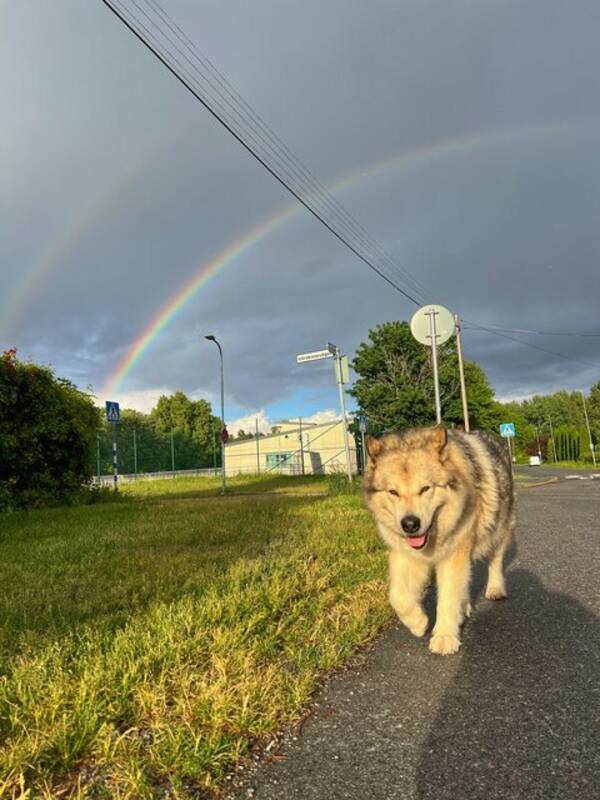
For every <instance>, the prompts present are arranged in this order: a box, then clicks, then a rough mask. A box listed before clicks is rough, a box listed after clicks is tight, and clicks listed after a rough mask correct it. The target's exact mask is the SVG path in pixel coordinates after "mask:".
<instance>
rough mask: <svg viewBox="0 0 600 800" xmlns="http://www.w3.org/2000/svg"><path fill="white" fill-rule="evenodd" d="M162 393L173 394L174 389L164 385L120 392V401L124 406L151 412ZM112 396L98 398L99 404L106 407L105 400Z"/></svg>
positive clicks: (122, 406)
mask: <svg viewBox="0 0 600 800" xmlns="http://www.w3.org/2000/svg"><path fill="white" fill-rule="evenodd" d="M162 394H167V395H168V394H173V390H172V389H171V388H169V387H168V386H162V387H158V388H155V389H138V390H137V391H133V392H119V397H118V402H119V405H120V407H121V409H123V408H133V409H134V410H135V411H141V412H142V413H144V414H149V413H150V411H152V409H153V408H154V407H155V406H156V404H157V402H158V398H159V397H160V396H161V395H162ZM109 399H112V398H104V397H103V398H101V399H99V400H98V405H99V406H101V407H102V408H104V401H105V400H109Z"/></svg>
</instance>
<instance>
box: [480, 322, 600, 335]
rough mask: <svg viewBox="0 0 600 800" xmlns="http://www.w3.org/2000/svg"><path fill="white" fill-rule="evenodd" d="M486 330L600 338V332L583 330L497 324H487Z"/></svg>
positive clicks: (491, 331)
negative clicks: (537, 329) (549, 329)
mask: <svg viewBox="0 0 600 800" xmlns="http://www.w3.org/2000/svg"><path fill="white" fill-rule="evenodd" d="M486 330H487V331H489V332H490V333H495V332H497V331H502V332H505V333H527V334H532V335H535V336H577V337H591V338H600V333H585V332H583V331H581V332H577V331H569V332H567V331H535V330H532V329H531V328H501V327H499V326H497V325H488V326H486Z"/></svg>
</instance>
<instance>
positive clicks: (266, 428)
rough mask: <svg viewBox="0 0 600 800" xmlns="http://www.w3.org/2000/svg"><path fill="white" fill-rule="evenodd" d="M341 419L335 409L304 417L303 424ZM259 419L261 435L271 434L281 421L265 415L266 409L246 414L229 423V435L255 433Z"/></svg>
mask: <svg viewBox="0 0 600 800" xmlns="http://www.w3.org/2000/svg"><path fill="white" fill-rule="evenodd" d="M339 418H340V414H339V412H337V411H335V410H334V409H333V408H327V409H325V410H324V411H317V412H316V413H315V414H311V416H309V417H302V423H303V424H306V425H311V424H312V425H319V424H321V423H323V422H335V421H336V420H338V419H339ZM257 419H258V430H259V431H260V432H261V433H270V432H271V428H272V427H273V425H276V424H277V423H278V422H280V421H281V420H279V419H271V417H268V416H267V414H266V413H265V410H264V409H261V410H260V411H256V412H254V413H252V414H246V416H244V417H238V418H237V419H234V420H233V421H231V422H228V423H227V427H228V429H229V433H230V434H232V435H233V436H235V435H236V434H237V432H238V431H241V430H243V431H246V433H254V431H255V430H256V420H257ZM297 419H298V418H297V417H290V419H289V420H288V422H293V421H295V420H297Z"/></svg>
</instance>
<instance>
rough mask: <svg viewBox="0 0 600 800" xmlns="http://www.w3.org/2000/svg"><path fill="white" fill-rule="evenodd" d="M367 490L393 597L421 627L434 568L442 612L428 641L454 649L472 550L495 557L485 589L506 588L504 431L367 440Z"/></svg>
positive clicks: (510, 497) (440, 431)
mask: <svg viewBox="0 0 600 800" xmlns="http://www.w3.org/2000/svg"><path fill="white" fill-rule="evenodd" d="M367 450H368V455H369V460H368V463H367V467H366V470H365V499H366V503H367V505H368V507H369V509H370V510H371V512H372V514H373V516H374V517H375V520H376V522H377V527H378V530H379V533H380V535H381V538H382V539H383V541H384V543H385V544H386V545H387V547H388V548H389V565H390V587H389V591H390V595H389V596H390V603H391V605H392V607H393V608H394V610H395V611H396V613H397V614H398V616H399V617H400V619H401V620H402V622H403V623H404V624H405V625H406V627H407V628H408V629H409V630H410V631H411V633H413V634H414V635H415V636H423V635H424V634H425V632H426V630H427V627H428V619H427V616H426V614H425V611H424V610H423V606H422V599H423V595H424V593H425V589H426V588H427V586H428V584H429V583H430V581H431V579H432V577H433V575H434V574H435V579H436V583H437V594H438V600H437V617H436V622H435V626H434V628H433V632H432V637H431V641H430V643H429V649H430V650H431V651H432V652H433V653H440V654H442V655H447V654H451V653H456V652H457V651H458V648H459V647H460V638H459V633H460V626H461V625H462V623H463V621H464V619H465V618H466V617H468V616H469V615H470V613H471V603H470V602H469V580H470V575H471V563H472V561H473V559H478V558H485V559H488V560H489V573H488V581H487V588H486V591H485V596H486V597H487V598H488V599H489V600H500V599H502V598H504V597H506V585H505V582H504V574H503V565H502V561H503V556H504V553H505V551H506V548H507V547H508V545H509V543H510V541H511V538H512V535H513V532H514V527H515V504H514V490H513V479H512V466H511V464H510V460H509V457H508V453H507V452H506V448H505V447H504V446H503V443H502V441H501V440H499V439H497V438H496V437H495V436H492V435H491V434H488V433H483V432H476V433H464V432H462V431H455V430H450V431H449V430H447V429H446V428H445V427H443V426H437V427H434V428H419V429H410V430H406V431H403V432H402V433H388V434H386V435H384V436H383V437H381V438H380V439H375V438H372V437H369V438H368V440H367Z"/></svg>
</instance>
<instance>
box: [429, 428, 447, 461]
mask: <svg viewBox="0 0 600 800" xmlns="http://www.w3.org/2000/svg"><path fill="white" fill-rule="evenodd" d="M429 441H430V443H431V446H432V447H433V448H434V449H435V450H437V451H438V453H440V455H441V453H443V451H444V448H445V447H446V445H447V444H448V429H447V428H446V426H445V425H436V426H435V428H434V429H433V430H432V432H431V438H430V440H429Z"/></svg>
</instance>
